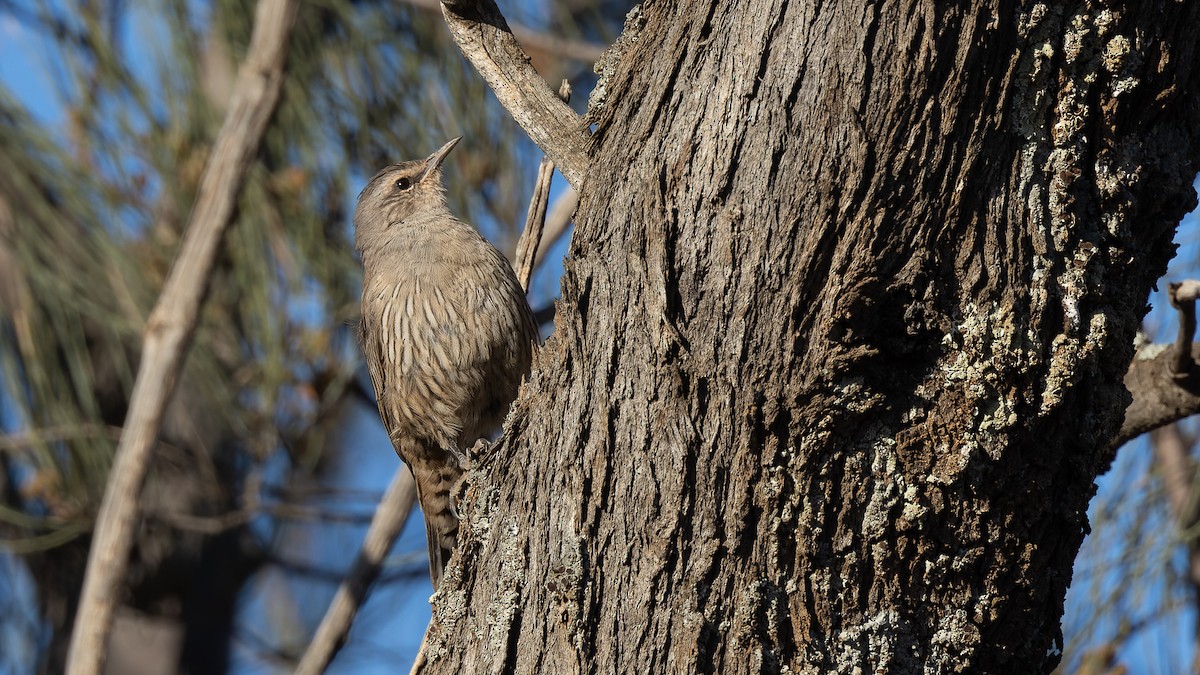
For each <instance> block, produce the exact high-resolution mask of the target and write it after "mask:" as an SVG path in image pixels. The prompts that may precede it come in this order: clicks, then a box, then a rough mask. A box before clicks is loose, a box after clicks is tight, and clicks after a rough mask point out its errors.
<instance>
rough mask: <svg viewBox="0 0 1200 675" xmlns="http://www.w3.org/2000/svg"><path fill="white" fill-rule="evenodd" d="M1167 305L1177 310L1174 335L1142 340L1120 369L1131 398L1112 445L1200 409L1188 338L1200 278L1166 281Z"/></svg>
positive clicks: (1194, 351) (1193, 327)
mask: <svg viewBox="0 0 1200 675" xmlns="http://www.w3.org/2000/svg"><path fill="white" fill-rule="evenodd" d="M1169 292H1170V296H1171V305H1172V306H1174V307H1175V308H1176V309H1178V310H1179V334H1178V335H1177V336H1176V338H1175V343H1174V344H1173V345H1165V344H1154V345H1147V346H1145V347H1142V348H1141V349H1139V350H1138V353H1137V355H1136V356H1134V358H1133V363H1130V364H1129V370H1128V371H1126V373H1125V387H1126V388H1127V389H1128V390H1129V393H1130V394H1132V395H1133V401H1132V402H1131V403H1130V404H1129V407H1128V408H1126V409H1125V421H1124V423H1122V424H1121V431H1120V432H1119V433H1118V434H1117V437H1116V439H1115V440H1114V441H1113V445H1114V447H1115V446H1119V445H1121V444H1122V443H1125V442H1126V441H1129V440H1131V439H1133V438H1136V437H1137V436H1139V435H1141V434H1144V433H1146V432H1147V431H1150V430H1152V429H1157V428H1159V427H1161V426H1164V425H1166V424H1170V423H1171V422H1174V421H1176V420H1180V419H1183V418H1184V417H1189V416H1191V415H1195V414H1197V413H1200V376H1198V375H1200V369H1197V367H1196V359H1197V357H1200V353H1197V349H1196V345H1194V344H1193V342H1192V339H1193V335H1194V333H1195V331H1196V298H1197V297H1200V282H1198V281H1195V280H1190V279H1189V280H1187V281H1183V282H1180V283H1172V284H1171V285H1170V286H1169Z"/></svg>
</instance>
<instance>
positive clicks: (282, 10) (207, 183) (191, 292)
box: [66, 0, 299, 675]
mask: <svg viewBox="0 0 1200 675" xmlns="http://www.w3.org/2000/svg"><path fill="white" fill-rule="evenodd" d="M298 4H299V3H298V1H297V0H261V1H260V2H259V3H258V7H257V9H256V11H255V17H254V32H253V34H252V35H251V38H250V47H249V50H248V51H247V54H246V61H245V63H243V64H242V67H241V69H240V71H239V73H238V80H237V85H236V88H235V90H234V95H233V100H232V101H231V102H230V107H229V112H228V114H227V115H226V116H225V121H224V124H223V125H222V127H221V131H220V133H219V134H218V136H217V141H216V144H215V146H214V147H213V151H212V154H211V155H210V156H209V158H208V163H207V166H206V168H205V172H204V176H203V178H202V179H201V181H200V189H199V191H198V193H197V196H196V204H195V207H194V210H193V211H192V217H191V222H190V223H189V225H188V229H187V234H186V235H185V236H184V240H183V243H182V245H181V246H180V249H179V254H178V256H177V257H176V260H175V264H174V266H173V267H172V269H171V273H170V276H169V277H168V278H167V281H166V283H165V284H164V286H163V291H162V294H161V295H160V296H159V299H158V303H157V305H156V306H155V308H154V311H153V312H152V313H151V315H150V318H149V320H148V321H147V325H146V336H145V341H144V345H143V350H142V361H141V365H140V366H139V368H138V374H137V379H136V380H135V381H134V385H133V393H132V395H131V396H130V403H129V413H128V416H127V419H126V421H125V425H124V426H125V431H124V433H122V434H121V441H120V443H119V444H118V446H117V454H116V457H115V458H114V461H113V466H112V469H111V471H110V473H109V480H108V487H107V489H106V490H105V493H104V500H103V502H102V503H101V506H100V513H99V515H98V516H97V521H96V532H95V536H94V538H93V540H92V549H91V554H90V555H89V558H88V565H87V573H86V576H85V578H84V584H83V592H82V595H81V597H80V601H79V609H78V613H77V614H76V623H75V631H74V634H73V636H72V640H71V647H70V650H69V653H68V655H67V669H66V670H67V672H68V673H70V674H71V675H98V674H99V673H100V671H101V669H102V667H103V664H104V661H105V656H106V654H105V648H106V642H107V637H108V633H109V630H110V629H111V627H112V621H113V611H114V610H115V608H116V605H117V603H118V601H119V600H120V589H121V586H122V582H123V579H124V576H125V568H126V565H127V563H128V557H129V548H130V545H131V543H132V539H133V529H134V527H135V526H136V522H137V517H138V503H137V500H138V496H139V495H140V494H141V488H142V483H143V480H144V479H145V476H146V467H147V464H148V461H149V457H150V450H151V448H152V447H153V445H154V442H155V439H156V437H157V435H158V428H159V425H160V423H161V421H162V415H163V411H164V410H165V408H166V405H167V400H168V399H169V398H170V395H171V392H172V391H173V389H174V385H175V380H176V379H177V378H178V376H179V371H180V370H181V367H182V365H183V360H184V354H185V353H186V351H187V346H188V342H189V340H190V338H191V336H192V333H193V332H194V330H195V327H196V322H197V317H198V314H199V311H200V305H201V302H202V300H203V297H204V292H205V290H206V289H207V287H208V281H209V278H210V276H211V274H212V269H213V263H214V261H215V259H216V255H217V249H218V246H219V244H220V242H221V238H222V237H223V235H224V233H225V230H226V228H227V227H228V226H229V223H230V221H231V220H232V219H233V213H234V207H235V205H236V200H237V195H238V192H239V190H240V189H241V185H242V180H243V178H244V176H245V174H246V171H247V169H248V168H249V166H250V164H251V162H252V161H253V159H254V156H255V154H256V153H257V151H258V146H259V143H260V142H261V140H262V136H263V134H264V132H265V131H266V128H267V123H268V122H269V121H270V118H271V115H272V113H273V112H274V110H275V105H276V103H277V102H278V100H279V92H280V89H281V88H282V84H283V69H284V63H285V61H286V59H287V38H288V34H289V32H290V30H291V27H292V24H293V23H294V21H295V17H296V8H297V5H298Z"/></svg>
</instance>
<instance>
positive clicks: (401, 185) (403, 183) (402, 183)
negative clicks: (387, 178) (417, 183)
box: [396, 178, 412, 190]
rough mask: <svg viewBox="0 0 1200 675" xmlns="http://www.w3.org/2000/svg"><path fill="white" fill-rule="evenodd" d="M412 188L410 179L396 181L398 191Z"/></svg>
mask: <svg viewBox="0 0 1200 675" xmlns="http://www.w3.org/2000/svg"><path fill="white" fill-rule="evenodd" d="M410 187H412V181H410V180H409V179H408V178H398V179H396V189H397V190H407V189H409V188H410Z"/></svg>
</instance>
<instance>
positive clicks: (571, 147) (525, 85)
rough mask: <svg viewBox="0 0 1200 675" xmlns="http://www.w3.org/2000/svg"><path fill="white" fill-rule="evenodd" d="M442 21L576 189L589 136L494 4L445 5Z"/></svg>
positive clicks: (473, 0) (479, 0) (466, 0)
mask: <svg viewBox="0 0 1200 675" xmlns="http://www.w3.org/2000/svg"><path fill="white" fill-rule="evenodd" d="M442 16H444V17H445V18H446V25H448V26H449V27H450V35H451V36H452V37H453V38H454V41H455V43H457V44H458V47H459V49H461V50H462V53H463V55H464V56H466V57H467V60H468V61H470V62H471V64H472V65H473V66H475V70H477V71H479V74H480V75H481V76H482V77H483V79H484V81H485V82H487V84H488V86H489V87H491V89H492V91H493V92H494V93H495V94H496V98H497V99H499V101H500V103H501V105H503V106H504V108H505V109H506V110H508V112H509V114H511V115H512V116H513V119H515V120H516V121H517V124H520V125H521V128H522V129H524V130H525V133H527V134H529V137H530V138H531V139H533V142H534V143H537V145H538V147H540V148H541V149H542V152H545V153H546V155H548V156H549V157H550V159H551V161H553V162H554V164H555V165H556V166H557V167H558V170H559V172H560V173H562V175H563V177H564V178H566V179H567V182H569V183H570V184H571V185H572V186H574V187H575V188H576V189H579V187H580V186H581V185H582V184H583V180H584V178H585V177H586V176H587V173H588V167H589V166H590V165H591V157H590V156H589V154H588V144H589V137H588V130H587V125H586V124H584V122H583V119H582V118H581V117H580V116H579V115H576V114H575V112H574V111H573V110H571V108H569V107H568V106H567V104H565V103H563V102H562V101H561V100H559V98H558V97H557V96H555V94H554V92H553V91H551V90H550V87H549V86H548V85H547V84H546V81H545V80H543V79H542V77H541V75H538V73H537V71H536V70H534V69H533V66H531V65H530V64H529V57H528V55H526V54H525V51H524V50H523V49H522V48H521V44H520V42H518V41H517V38H516V37H514V36H513V34H512V31H511V30H510V29H509V27H508V24H507V23H506V22H505V20H504V17H503V16H502V15H501V14H500V10H499V8H497V7H496V3H495V2H493V1H492V0H462V1H460V2H443V3H442Z"/></svg>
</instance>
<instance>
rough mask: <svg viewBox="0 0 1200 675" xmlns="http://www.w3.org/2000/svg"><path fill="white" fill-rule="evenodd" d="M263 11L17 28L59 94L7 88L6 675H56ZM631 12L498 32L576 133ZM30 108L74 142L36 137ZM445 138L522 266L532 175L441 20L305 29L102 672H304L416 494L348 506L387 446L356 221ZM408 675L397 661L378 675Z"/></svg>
mask: <svg viewBox="0 0 1200 675" xmlns="http://www.w3.org/2000/svg"><path fill="white" fill-rule="evenodd" d="M253 6H254V3H253V2H252V1H251V0H219V1H217V2H213V3H211V4H210V3H204V2H194V1H188V0H148V1H145V2H123V1H121V0H61V1H55V2H37V1H29V2H22V1H17V0H0V18H2V19H3V21H4V22H5V25H6V26H8V27H9V29H18V30H21V31H23V32H25V33H26V34H33V35H35V36H37V44H40V45H42V46H43V47H44V51H43V53H41V54H37V55H29V61H28V63H36V64H38V67H39V68H41V69H42V73H43V74H42V76H40V77H38V78H36V83H37V86H36V87H35V89H36V90H29V89H28V88H27V90H25V91H13V90H12V89H10V88H9V87H8V83H4V84H5V86H2V87H0V422H2V423H3V435H2V436H0V537H2V538H3V540H4V544H3V548H4V549H6V550H7V551H8V552H9V554H16V555H19V557H18V558H11V557H9V556H8V555H6V556H5V565H4V566H3V567H0V570H3V571H7V572H8V573H7V574H6V575H5V581H4V582H0V605H8V604H9V602H12V603H17V602H18V601H17V599H18V598H19V597H21V593H22V592H23V591H22V590H21V589H22V584H25V585H26V586H29V587H31V588H32V589H35V591H36V594H35V596H34V597H35V598H36V601H35V604H36V612H35V613H34V614H33V615H32V616H31V615H29V613H28V612H25V613H23V614H21V615H20V616H19V617H15V618H14V621H15V623H14V621H6V620H4V619H3V618H2V617H3V616H4V615H3V614H2V613H0V624H4V625H6V626H8V627H7V628H0V653H2V654H4V655H3V656H0V668H7V669H9V672H28V671H29V670H30V669H32V670H36V671H42V672H58V671H59V670H61V667H62V658H63V655H64V650H65V645H66V638H67V636H68V632H69V630H70V626H71V623H72V621H73V608H74V606H75V603H76V599H77V596H78V593H79V587H80V583H81V580H82V572H83V565H84V561H85V558H86V554H87V547H88V543H89V538H88V533H89V531H90V528H91V523H92V519H93V518H94V516H95V513H96V510H97V508H98V505H99V498H100V496H101V494H102V491H103V489H104V485H105V480H106V472H107V469H108V466H109V463H110V460H111V458H112V455H113V452H114V449H115V444H116V443H115V441H116V439H117V436H118V435H119V433H120V427H121V424H122V423H123V420H124V417H125V413H126V406H127V402H128V395H129V392H130V389H131V386H132V382H133V378H134V373H135V372H136V366H137V360H138V350H139V344H140V336H141V331H142V330H143V328H144V323H145V320H146V317H147V314H148V313H149V310H150V308H151V307H152V305H153V302H154V299H155V297H156V294H157V292H158V290H159V288H160V286H161V284H162V282H163V280H164V279H165V276H166V273H167V271H168V270H169V267H170V265H171V261H172V259H173V256H174V254H175V252H176V250H177V248H178V245H179V242H180V239H181V237H182V235H183V232H182V228H183V226H184V224H185V223H186V221H187V217H188V212H189V209H190V208H191V204H192V202H193V200H194V198H195V193H196V189H197V186H198V183H199V180H200V176H201V173H202V171H203V168H204V163H205V160H206V157H207V154H208V152H209V149H210V147H211V144H212V142H213V139H214V138H215V136H216V133H217V130H218V128H219V126H220V124H221V121H222V119H223V115H224V112H225V109H226V106H227V103H228V99H229V96H230V93H231V90H232V87H233V82H234V79H235V76H236V72H237V67H238V64H239V63H240V62H241V60H242V58H243V55H244V52H245V49H246V45H247V42H248V39H249V35H250V30H251V20H252V17H253ZM628 8H629V7H628V3H624V2H598V1H591V0H587V1H574V2H555V3H549V2H546V3H516V2H511V3H506V6H505V7H504V8H503V9H504V10H505V11H506V12H507V16H508V17H509V19H510V21H511V22H512V23H513V25H514V28H515V29H516V28H519V29H520V32H519V33H518V34H519V35H522V36H523V37H524V38H525V39H526V44H527V47H528V48H529V51H530V53H531V56H532V58H533V59H534V62H535V65H536V66H537V67H538V68H539V69H540V72H542V73H543V74H544V75H545V76H546V78H547V79H548V80H549V81H551V82H554V83H555V84H557V82H558V81H559V80H560V79H562V78H567V79H570V80H571V81H572V83H573V85H574V87H575V89H576V91H580V92H584V95H583V96H580V97H577V103H576V107H577V109H580V110H582V107H583V104H582V101H584V100H586V91H587V90H588V89H589V88H590V87H591V85H592V83H593V81H594V77H595V76H594V74H593V73H592V62H593V61H594V60H595V59H596V58H598V57H599V54H600V51H601V50H602V49H603V48H604V47H605V46H606V45H607V44H608V43H609V42H611V41H612V40H613V39H615V37H616V35H617V33H618V31H619V29H620V26H621V23H622V20H623V17H624V13H625V12H626V11H628ZM0 39H2V38H0ZM31 101H33V102H46V101H49V103H48V105H50V106H52V107H54V108H56V109H57V110H58V111H60V113H61V115H60V119H59V120H58V121H57V123H47V122H46V121H45V120H38V119H36V118H35V117H34V116H33V115H32V114H31V113H30V112H29V111H28V109H27V108H28V107H29V105H30V102H31ZM457 135H463V136H464V137H465V139H466V142H465V143H463V144H462V145H460V146H459V150H458V151H457V152H456V153H455V154H454V155H453V156H452V157H451V159H450V164H451V167H452V168H451V169H450V171H449V174H450V182H449V188H450V199H451V206H452V208H453V209H454V210H455V211H456V212H457V213H459V214H460V215H461V216H463V217H464V218H465V219H467V220H468V221H470V222H474V223H475V224H477V225H478V226H480V228H481V229H482V230H484V231H485V233H486V234H488V235H489V236H490V237H491V238H492V239H493V240H494V241H496V243H497V244H498V245H499V246H500V247H501V248H502V249H503V250H509V251H511V249H512V247H513V246H514V245H515V242H516V237H517V235H518V234H519V227H520V225H521V224H522V223H523V220H524V211H525V208H526V205H527V202H528V199H529V193H530V191H531V187H532V179H533V176H534V174H535V172H536V162H537V160H538V159H540V155H539V153H537V152H536V149H535V148H534V147H533V146H532V145H531V144H530V143H529V142H528V140H527V139H526V138H525V136H524V134H523V133H522V132H521V131H520V129H519V128H518V127H517V126H516V125H515V124H514V123H513V122H512V121H511V118H510V117H509V116H508V114H507V113H506V112H504V110H503V109H502V108H501V107H500V106H499V105H498V104H497V103H496V101H495V100H494V98H493V97H492V95H491V94H490V92H489V91H488V90H487V88H486V85H484V84H483V82H482V81H481V80H480V78H479V77H478V75H476V74H475V72H474V71H473V70H472V68H471V67H470V65H469V64H468V63H467V62H466V61H465V60H464V59H463V58H462V57H461V55H460V54H459V52H458V50H457V48H456V47H455V46H454V44H453V43H452V41H451V40H450V39H449V35H448V34H447V31H446V29H445V25H444V22H443V19H442V17H441V14H440V8H439V5H438V3H437V2H425V1H418V0H412V1H409V2H403V1H401V2H382V1H370V0H362V1H349V0H314V1H312V2H306V3H304V4H303V6H302V10H301V14H300V16H299V18H298V21H297V24H296V26H295V28H294V29H293V33H292V37H291V44H290V49H289V57H288V76H287V79H286V81H285V87H284V93H283V97H282V100H281V103H280V105H279V108H278V110H277V111H276V114H275V117H274V119H273V122H272V124H271V126H270V128H269V131H268V133H267V135H266V138H265V140H264V142H263V144H262V147H261V149H260V151H259V153H258V158H257V161H256V163H255V164H254V166H253V168H252V169H251V171H250V172H249V175H248V179H247V182H246V184H245V186H244V187H243V189H242V192H241V197H240V200H239V204H238V215H237V219H236V222H235V224H234V226H233V227H232V228H231V229H230V231H229V234H228V236H227V237H226V239H225V242H224V246H223V250H222V253H221V257H220V262H219V263H218V271H217V274H216V276H215V278H214V279H213V282H212V284H211V286H210V288H209V290H208V295H207V300H206V303H205V305H204V310H203V316H202V321H201V325H200V328H199V330H198V331H197V333H196V335H195V338H194V341H193V344H192V348H191V351H190V353H189V356H188V359H187V363H186V366H185V371H184V374H183V375H182V377H181V378H180V382H179V386H178V388H177V391H176V394H175V396H174V398H173V400H172V401H171V403H170V405H169V409H168V413H167V416H166V419H165V424H164V425H163V428H162V431H161V434H160V443H159V448H158V451H157V452H156V453H155V460H154V465H153V467H152V468H151V474H150V478H149V481H148V484H147V486H146V490H145V496H144V499H143V505H144V511H145V518H144V522H143V524H142V526H141V527H140V528H139V531H138V533H137V540H136V544H135V550H134V554H133V563H132V566H131V568H130V572H129V576H128V579H127V583H128V594H127V597H126V598H125V603H124V604H125V607H124V608H123V610H122V612H121V614H120V615H119V618H118V624H117V627H116V631H117V633H116V634H115V635H114V638H113V640H114V641H113V655H112V660H113V663H110V670H111V671H113V672H177V671H182V672H193V673H219V672H225V671H228V670H240V669H245V668H246V667H249V666H250V665H253V664H257V665H258V666H260V667H265V668H267V669H268V670H270V669H283V670H286V669H287V665H288V663H289V661H290V660H291V659H292V658H294V657H295V656H297V655H298V654H299V652H300V650H302V649H303V647H304V646H305V644H306V639H305V636H306V635H307V633H308V632H310V631H311V630H312V628H313V627H314V626H315V623H316V621H317V620H318V619H319V617H320V615H321V613H322V612H323V610H324V608H325V604H326V603H327V601H328V598H329V596H330V595H331V594H332V592H333V589H334V586H335V584H336V582H337V581H338V579H339V577H340V574H341V572H342V571H343V569H344V566H345V564H347V563H348V562H349V559H350V557H351V553H352V551H353V550H354V547H355V546H356V545H357V543H358V539H359V538H361V533H362V529H363V528H364V527H365V524H366V522H367V520H368V519H369V516H370V513H371V509H372V506H373V504H374V502H375V501H377V499H378V496H379V491H380V490H381V489H382V486H383V484H384V483H386V480H387V478H389V477H390V474H389V473H387V472H388V471H389V470H390V469H394V468H395V467H396V466H398V464H397V461H396V459H395V457H394V455H391V453H390V448H389V447H388V445H387V442H386V438H383V439H380V438H378V437H375V438H372V439H371V440H370V442H369V443H367V444H368V445H370V447H369V449H364V451H363V452H364V453H365V452H367V451H368V450H369V452H371V453H373V454H378V455H382V456H384V457H386V461H384V462H377V463H375V464H374V466H379V467H385V468H384V472H385V473H384V475H383V480H382V482H380V481H375V482H374V483H370V482H369V481H368V482H367V484H370V485H372V487H370V488H367V489H354V488H352V487H347V485H348V484H347V483H346V482H345V481H340V479H339V476H342V475H344V474H346V473H347V471H346V470H345V467H346V466H347V465H348V464H355V463H357V462H358V461H359V459H358V458H359V455H358V454H356V453H357V451H358V447H357V446H359V445H360V444H361V443H360V441H361V440H362V439H363V438H370V434H369V433H368V432H365V431H362V430H361V429H356V427H361V426H363V425H371V424H377V421H376V420H375V418H374V415H373V399H372V398H371V392H370V386H369V383H365V380H364V378H363V377H362V376H361V374H360V373H359V369H360V366H359V357H358V353H357V346H356V344H355V338H354V330H353V324H354V322H356V321H357V314H358V289H359V278H360V272H359V267H358V263H357V260H356V257H355V254H354V251H353V234H352V226H351V224H350V219H351V215H352V212H353V205H354V200H355V196H356V194H357V190H358V189H359V188H360V187H361V185H362V184H363V183H364V182H365V180H366V179H367V178H369V177H370V176H371V175H372V174H373V173H374V172H375V171H376V170H377V169H379V168H381V167H382V166H384V165H386V164H388V163H391V162H395V161H400V160H404V159H411V158H415V157H423V156H425V155H427V154H428V153H429V152H431V151H432V150H434V149H436V148H437V147H438V146H440V145H441V144H442V143H444V142H445V141H446V140H447V139H449V138H451V137H453V136H457ZM559 255H560V256H561V252H560V253H559ZM554 292H555V291H554V290H553V289H551V290H548V291H543V292H542V295H547V294H549V295H550V296H551V297H552V296H553V293H554ZM364 410H365V411H366V412H367V414H363V411H364ZM380 440H382V442H379V441H380ZM388 455H390V457H389V456H388ZM359 482H362V481H359ZM417 517H419V516H417ZM331 529H337V530H340V532H338V533H337V534H330V532H329V530H331ZM414 529H419V528H414ZM325 542H328V543H330V544H332V546H325V545H323V544H324V543H325ZM410 543H411V542H410ZM412 550H414V551H420V550H423V546H421V544H420V543H417V545H415V546H412ZM408 557H409V558H411V559H410V560H406V559H405V558H404V556H401V557H400V560H399V562H398V563H397V566H394V569H393V570H392V572H393V573H392V574H391V576H390V577H388V579H389V580H390V582H391V583H393V584H407V585H408V586H409V587H411V588H410V590H409V593H410V594H415V595H417V596H420V602H421V603H423V602H424V601H425V599H426V598H427V597H428V592H429V589H428V588H424V589H423V590H422V588H421V585H422V583H425V585H426V586H427V582H423V579H422V577H423V576H424V574H423V569H424V562H423V560H422V559H421V557H420V556H419V555H417V556H408ZM268 572H270V574H268ZM386 576H387V573H386V572H385V577H386ZM271 588H275V589H277V590H276V591H275V592H274V595H273V596H271V598H272V599H269V600H265V601H264V600H262V599H261V598H260V599H258V600H256V599H255V598H256V597H258V596H261V594H262V593H264V592H265V593H270V589H271ZM314 588H315V590H313V589H314ZM278 589H282V590H278ZM306 594H312V598H311V601H310V600H309V598H308V597H304V596H306ZM296 595H299V596H302V597H300V598H298V599H294V600H292V601H291V602H290V603H289V602H287V601H286V600H287V598H288V596H296ZM27 604H28V603H27ZM16 619H20V621H16ZM426 619H427V610H426V611H425V614H424V615H421V614H420V613H419V612H418V613H417V614H416V615H414V616H413V617H412V619H411V621H408V622H406V623H404V624H402V625H403V628H402V630H405V631H408V632H412V633H415V635H416V636H417V639H418V640H419V636H420V632H421V630H422V629H423V624H424V621H425V620H426ZM247 624H270V626H269V627H268V628H262V627H261V626H259V627H257V628H255V629H247V628H246V625H247ZM14 625H15V626H16V627H14ZM239 625H240V626H242V628H239V627H238V626H239ZM20 641H25V642H26V643H28V644H25V645H24V646H22V647H21V648H19V649H17V648H7V647H6V645H11V644H13V643H14V642H20ZM152 645H154V646H155V648H151V647H152ZM238 645H241V647H242V648H244V649H243V651H245V652H246V653H248V654H250V657H248V659H243V660H242V661H239V658H238V657H237V656H236V652H237V651H238ZM158 646H161V649H158ZM351 658H354V657H353V654H352V655H351ZM411 658H412V654H405V653H386V654H385V655H384V657H383V658H380V659H379V661H380V663H382V664H386V665H387V667H385V668H384V670H383V671H382V672H391V671H393V670H397V669H399V667H401V664H402V662H404V661H406V660H410V659H411ZM368 661H369V659H368ZM239 663H240V664H241V665H239ZM360 667H363V664H362V663H359V664H358V665H357V666H355V667H353V668H351V669H352V670H354V671H355V672H357V671H358V669H359V668H360ZM156 669H157V670H156Z"/></svg>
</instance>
